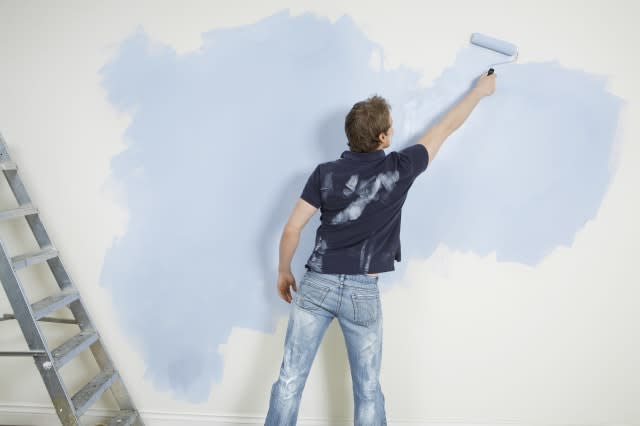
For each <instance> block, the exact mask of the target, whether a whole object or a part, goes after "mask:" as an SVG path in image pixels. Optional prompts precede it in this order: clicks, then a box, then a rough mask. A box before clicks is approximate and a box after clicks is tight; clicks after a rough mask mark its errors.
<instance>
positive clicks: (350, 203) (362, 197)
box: [300, 144, 429, 274]
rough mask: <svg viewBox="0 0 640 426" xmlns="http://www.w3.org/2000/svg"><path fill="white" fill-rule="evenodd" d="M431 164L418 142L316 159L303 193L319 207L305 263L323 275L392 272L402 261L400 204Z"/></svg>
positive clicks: (422, 146)
mask: <svg viewBox="0 0 640 426" xmlns="http://www.w3.org/2000/svg"><path fill="white" fill-rule="evenodd" d="M428 163H429V153H428V151H427V148H426V147H425V146H424V145H422V144H415V145H410V146H408V147H407V148H404V149H401V150H399V151H392V152H390V153H389V154H388V155H387V154H385V152H384V151H383V150H377V151H373V152H352V151H344V152H343V153H342V155H341V156H340V158H339V159H337V160H335V161H328V162H325V163H320V164H318V165H317V166H316V168H315V169H314V170H313V172H312V173H311V176H309V178H308V180H307V183H306V184H305V186H304V189H303V191H302V194H301V195H300V197H301V198H302V199H303V200H305V201H307V202H308V203H309V204H311V205H313V206H315V207H317V208H320V212H321V215H320V222H321V223H320V226H319V227H318V229H317V231H316V238H315V245H314V248H313V252H312V253H311V255H310V256H309V258H308V260H307V263H306V264H305V267H306V268H307V269H310V270H313V271H316V272H320V273H325V274H366V273H377V272H386V271H393V270H394V260H397V261H398V262H399V261H400V260H401V251H400V219H401V214H402V205H403V204H404V201H405V199H406V198H407V191H408V190H409V188H410V187H411V185H412V184H413V182H414V180H415V178H416V177H417V176H418V175H419V174H421V173H422V172H424V171H425V170H426V168H427V164H428Z"/></svg>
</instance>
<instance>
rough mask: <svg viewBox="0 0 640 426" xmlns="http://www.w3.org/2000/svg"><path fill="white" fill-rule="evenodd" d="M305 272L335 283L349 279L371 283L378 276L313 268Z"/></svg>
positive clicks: (374, 282)
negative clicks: (324, 271)
mask: <svg viewBox="0 0 640 426" xmlns="http://www.w3.org/2000/svg"><path fill="white" fill-rule="evenodd" d="M307 273H308V274H309V275H311V276H316V277H320V278H324V279H327V280H331V281H335V282H336V283H337V282H341V281H345V280H349V281H357V282H360V283H363V284H372V285H373V284H377V283H378V278H379V277H378V276H372V275H367V274H325V273H321V272H316V271H313V270H308V271H307Z"/></svg>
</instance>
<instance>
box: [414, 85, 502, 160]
mask: <svg viewBox="0 0 640 426" xmlns="http://www.w3.org/2000/svg"><path fill="white" fill-rule="evenodd" d="M495 80H496V74H495V73H493V74H491V75H487V73H483V74H482V75H481V76H480V78H478V81H477V83H476V85H475V87H474V88H473V89H471V90H470V91H469V93H467V95H466V96H465V97H464V98H463V99H462V100H461V101H460V102H458V103H457V104H456V105H454V106H453V107H452V108H451V109H450V110H449V111H448V112H447V114H446V115H445V116H444V117H443V118H442V120H440V121H439V122H438V123H436V124H435V125H434V126H432V127H430V128H429V129H428V130H427V131H426V132H425V134H424V135H422V136H421V137H420V139H419V140H418V143H420V144H422V145H424V146H425V148H427V151H428V152H429V163H431V162H432V161H433V159H434V158H435V156H436V154H437V153H438V151H439V150H440V147H441V146H442V144H443V143H444V141H445V140H446V139H447V138H448V137H449V135H450V134H451V133H453V132H454V131H455V130H456V129H457V128H458V127H460V126H461V125H462V123H464V122H465V120H466V119H467V117H468V116H469V114H471V111H473V109H474V108H475V107H476V105H477V104H478V102H480V99H482V98H483V97H485V96H489V95H491V94H493V92H494V91H495V84H496V83H495Z"/></svg>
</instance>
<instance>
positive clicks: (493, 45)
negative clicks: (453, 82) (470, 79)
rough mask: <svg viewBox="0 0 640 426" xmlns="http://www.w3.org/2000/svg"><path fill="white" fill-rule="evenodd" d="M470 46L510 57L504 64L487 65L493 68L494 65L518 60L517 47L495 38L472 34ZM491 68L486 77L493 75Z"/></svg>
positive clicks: (498, 63)
mask: <svg viewBox="0 0 640 426" xmlns="http://www.w3.org/2000/svg"><path fill="white" fill-rule="evenodd" d="M471 44H475V45H476V46H479V47H482V48H485V49H489V50H492V51H494V52H498V53H501V54H503V55H506V56H510V58H509V60H507V61H504V62H497V63H495V64H491V65H489V66H490V67H493V66H495V65H500V64H508V63H511V62H513V61H515V60H516V59H517V58H518V47H517V46H516V45H515V44H511V43H509V42H506V41H504V40H499V39H497V38H493V37H489V36H488V35H484V34H480V33H473V34H471ZM493 71H494V70H493V68H489V72H488V73H487V75H491V74H493Z"/></svg>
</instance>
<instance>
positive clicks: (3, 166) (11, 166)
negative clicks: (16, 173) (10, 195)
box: [0, 161, 18, 170]
mask: <svg viewBox="0 0 640 426" xmlns="http://www.w3.org/2000/svg"><path fill="white" fill-rule="evenodd" d="M0 170H18V165H17V164H16V163H14V162H13V161H2V162H0Z"/></svg>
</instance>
